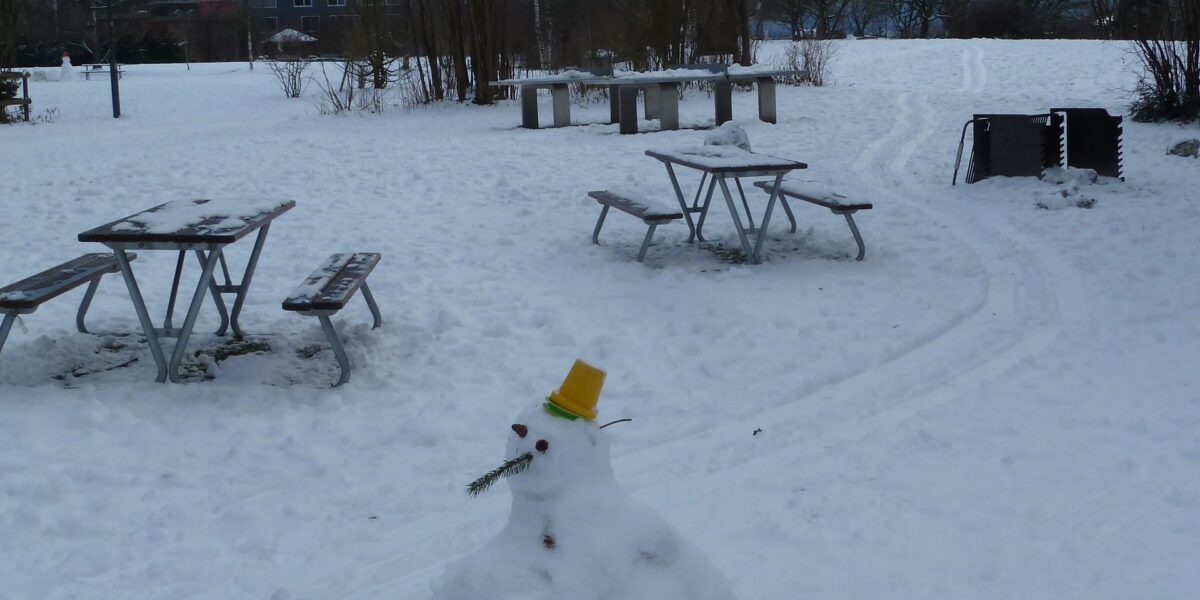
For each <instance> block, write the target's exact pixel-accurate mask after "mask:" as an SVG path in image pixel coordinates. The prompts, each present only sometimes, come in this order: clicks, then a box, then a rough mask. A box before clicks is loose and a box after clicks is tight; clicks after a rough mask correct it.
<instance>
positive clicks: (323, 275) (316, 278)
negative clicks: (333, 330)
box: [283, 252, 380, 311]
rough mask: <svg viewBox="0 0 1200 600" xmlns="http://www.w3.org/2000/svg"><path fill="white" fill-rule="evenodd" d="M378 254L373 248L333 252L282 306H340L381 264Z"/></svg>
mask: <svg viewBox="0 0 1200 600" xmlns="http://www.w3.org/2000/svg"><path fill="white" fill-rule="evenodd" d="M379 258H380V255H379V254H377V253H373V252H360V253H357V254H349V253H339V254H334V255H332V256H330V257H329V258H328V259H326V261H325V263H324V264H322V265H321V266H320V267H319V268H317V270H316V271H313V273H312V275H309V276H308V278H307V279H305V280H304V283H302V284H300V287H297V288H296V289H295V291H293V292H292V294H291V295H290V296H288V298H287V300H284V301H283V309H284V310H290V311H310V310H341V309H342V308H343V307H345V306H346V303H347V302H348V301H349V300H350V298H351V297H353V296H354V293H355V292H357V291H358V288H360V287H362V284H363V282H364V281H366V279H367V276H368V275H370V274H371V271H372V270H373V269H374V268H375V265H377V264H379Z"/></svg>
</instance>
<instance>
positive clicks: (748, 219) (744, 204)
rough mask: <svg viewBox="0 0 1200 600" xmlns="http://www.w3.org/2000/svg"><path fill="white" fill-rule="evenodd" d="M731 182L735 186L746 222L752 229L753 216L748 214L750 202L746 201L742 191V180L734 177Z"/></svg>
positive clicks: (744, 191)
mask: <svg viewBox="0 0 1200 600" xmlns="http://www.w3.org/2000/svg"><path fill="white" fill-rule="evenodd" d="M733 182H734V183H736V184H737V191H738V196H739V197H740V198H741V199H742V207H744V208H745V209H746V222H747V223H749V224H750V229H754V214H753V213H751V212H750V201H749V200H747V199H746V190H744V189H742V178H741V177H734V178H733Z"/></svg>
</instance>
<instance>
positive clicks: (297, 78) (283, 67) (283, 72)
mask: <svg viewBox="0 0 1200 600" xmlns="http://www.w3.org/2000/svg"><path fill="white" fill-rule="evenodd" d="M311 63H312V61H310V60H308V59H307V58H299V57H285V58H276V59H273V60H269V61H267V65H269V66H270V67H271V73H273V74H274V75H275V80H276V81H278V82H279V87H280V89H282V90H283V93H284V95H286V96H287V97H288V98H299V97H300V94H301V93H302V92H303V91H304V83H305V81H307V78H306V77H305V76H304V71H305V70H306V69H308V65H309V64H311Z"/></svg>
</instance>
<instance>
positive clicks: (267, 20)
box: [262, 17, 279, 33]
mask: <svg viewBox="0 0 1200 600" xmlns="http://www.w3.org/2000/svg"><path fill="white" fill-rule="evenodd" d="M262 29H263V31H270V32H271V33H275V32H276V31H279V19H277V18H275V17H263V19H262Z"/></svg>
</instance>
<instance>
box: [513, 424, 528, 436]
mask: <svg viewBox="0 0 1200 600" xmlns="http://www.w3.org/2000/svg"><path fill="white" fill-rule="evenodd" d="M512 430H513V431H515V432H516V433H517V435H518V436H520V438H521V439H525V436H527V435H529V428H528V427H526V426H524V425H522V424H520V423H513V426H512Z"/></svg>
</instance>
